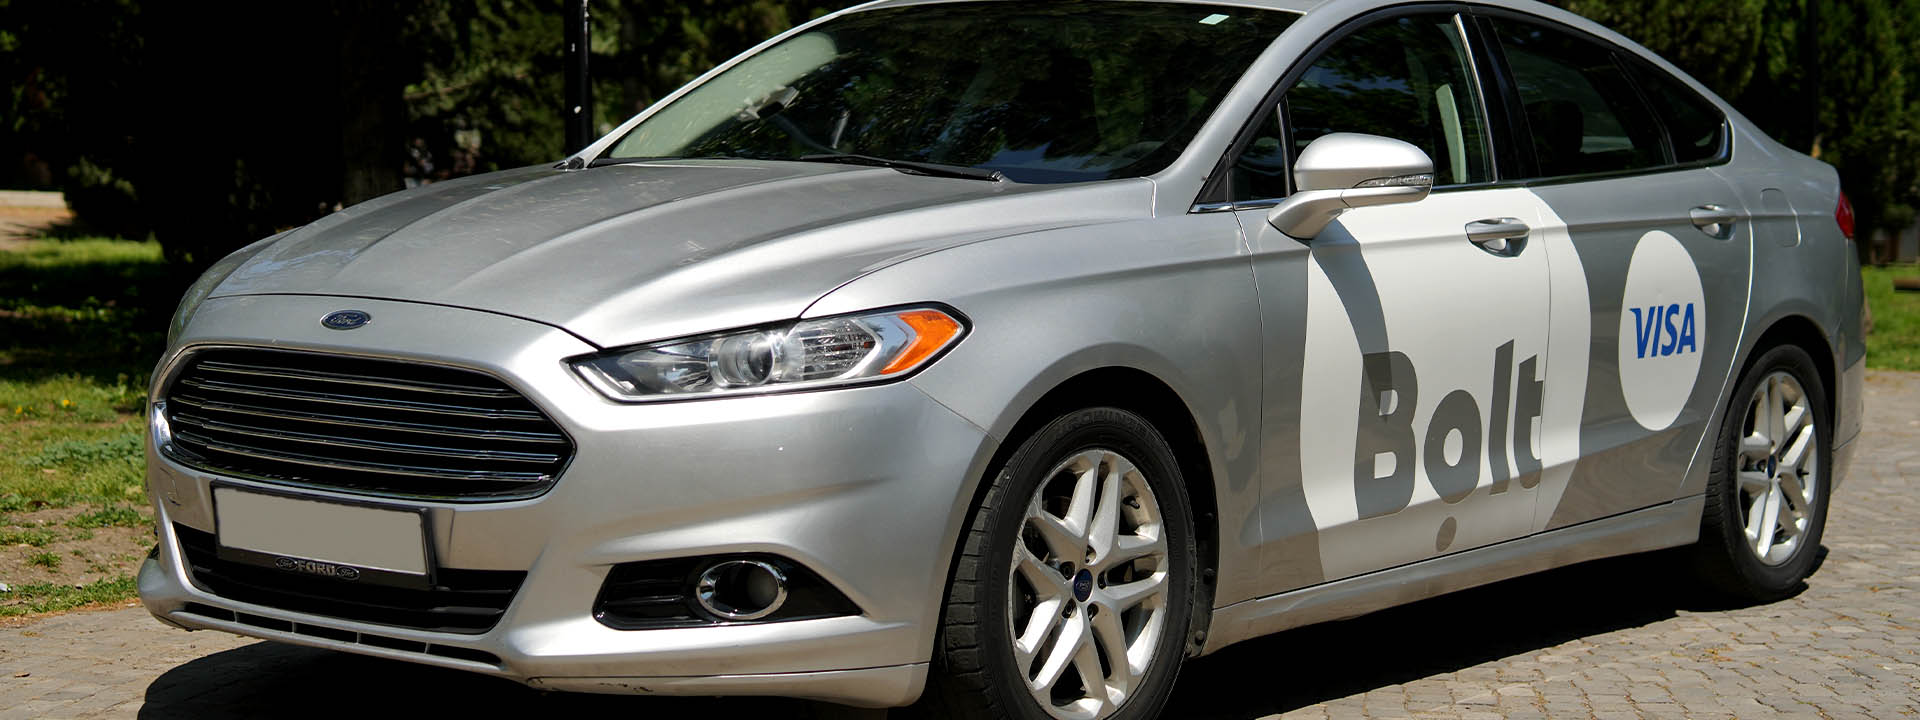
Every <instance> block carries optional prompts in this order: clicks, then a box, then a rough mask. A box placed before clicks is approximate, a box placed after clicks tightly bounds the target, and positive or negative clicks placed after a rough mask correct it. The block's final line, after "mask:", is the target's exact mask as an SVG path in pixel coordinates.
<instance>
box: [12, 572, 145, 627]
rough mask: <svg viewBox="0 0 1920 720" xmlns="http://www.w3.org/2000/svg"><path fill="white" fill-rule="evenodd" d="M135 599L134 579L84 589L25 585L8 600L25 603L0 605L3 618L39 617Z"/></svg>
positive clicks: (101, 581)
mask: <svg viewBox="0 0 1920 720" xmlns="http://www.w3.org/2000/svg"><path fill="white" fill-rule="evenodd" d="M133 595H134V582H133V576H132V575H128V576H126V577H119V578H112V579H109V580H100V581H98V582H93V583H88V584H86V585H82V586H80V587H74V586H72V585H66V584H55V583H34V584H31V585H21V586H19V587H16V588H14V589H13V591H12V592H9V593H7V594H6V597H7V598H9V599H13V600H21V601H24V602H21V603H19V604H15V605H0V617H10V616H14V615H37V614H39V613H49V612H59V611H61V610H72V609H74V608H77V607H81V606H85V605H94V604H98V603H118V602H124V601H126V600H130V599H132V598H133Z"/></svg>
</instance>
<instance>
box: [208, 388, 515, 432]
mask: <svg viewBox="0 0 1920 720" xmlns="http://www.w3.org/2000/svg"><path fill="white" fill-rule="evenodd" d="M180 384H181V385H185V386H187V387H190V388H194V389H197V390H205V391H207V392H227V393H235V394H239V395H257V396H260V397H269V398H274V399H277V400H298V401H301V402H312V403H322V404H326V405H347V406H351V407H360V408H371V409H376V410H391V411H396V412H418V413H428V414H432V415H452V416H455V417H472V418H485V419H487V420H528V421H534V422H539V421H543V420H546V418H545V417H543V416H541V415H540V413H538V412H531V411H526V410H486V409H479V408H473V407H468V406H462V405H441V404H438V403H423V402H412V401H408V400H385V401H383V400H380V399H378V398H369V397H362V396H357V395H335V396H329V395H327V394H325V393H317V392H308V391H305V390H280V389H275V388H270V387H264V386H260V385H248V384H246V383H236V382H227V381H223V380H189V379H183V380H181V381H180Z"/></svg>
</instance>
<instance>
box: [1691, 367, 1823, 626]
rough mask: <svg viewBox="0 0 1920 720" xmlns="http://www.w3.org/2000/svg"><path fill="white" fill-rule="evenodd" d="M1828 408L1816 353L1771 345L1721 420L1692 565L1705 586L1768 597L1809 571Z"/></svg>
mask: <svg viewBox="0 0 1920 720" xmlns="http://www.w3.org/2000/svg"><path fill="white" fill-rule="evenodd" d="M1831 416H1832V411H1831V409H1830V406H1829V405H1828V404H1827V394H1826V388H1825V386H1824V385H1823V384H1822V383H1821V382H1820V374H1819V372H1817V371H1816V370H1815V368H1814V364H1813V358H1812V357H1810V356H1808V355H1807V353H1806V351H1805V350H1802V349H1800V348H1799V347H1796V346H1792V345H1782V346H1778V347H1774V348H1771V349H1769V350H1767V351H1766V352H1764V353H1762V354H1761V355H1760V357H1759V358H1757V359H1756V360H1754V362H1753V363H1752V366H1751V367H1750V368H1749V369H1748V370H1747V372H1746V374H1745V375H1743V376H1742V377H1741V379H1740V384H1739V386H1738V387H1737V388H1736V391H1735V393H1734V394H1733V396H1732V398H1731V399H1730V401H1729V402H1728V403H1727V408H1726V410H1725V415H1724V416H1723V418H1722V422H1721V424H1720V433H1719V437H1718V439H1717V444H1716V445H1715V447H1714V455H1713V470H1712V475H1711V477H1710V479H1709V480H1708V483H1707V492H1706V508H1705V510H1704V513H1703V515H1702V517H1701V523H1700V525H1701V526H1700V540H1699V542H1698V543H1697V544H1696V545H1695V546H1694V553H1693V555H1694V565H1695V567H1696V569H1697V570H1698V573H1699V576H1700V578H1701V579H1702V580H1704V581H1705V583H1706V585H1707V586H1708V589H1709V590H1712V591H1716V592H1718V593H1720V594H1723V595H1726V596H1730V597H1732V598H1736V599H1740V600H1748V601H1755V602H1771V601H1774V600H1778V599H1781V598H1783V597H1787V596H1789V595H1792V594H1793V593H1795V592H1797V591H1798V590H1799V588H1800V587H1801V582H1802V581H1803V580H1805V579H1806V577H1807V576H1808V575H1809V574H1811V573H1812V571H1813V566H1814V562H1815V561H1816V559H1817V556H1818V552H1819V547H1820V536H1821V533H1822V530H1823V529H1824V527H1825V525H1826V519H1827V500H1828V497H1829V493H1830V492H1831V487H1832V485H1831V483H1830V481H1829V475H1828V469H1829V468H1831V467H1833V457H1832V452H1833V451H1832V447H1831V443H1830V437H1831V436H1830V435H1829V434H1828V433H1829V432H1830V429H1829V428H1830V423H1831Z"/></svg>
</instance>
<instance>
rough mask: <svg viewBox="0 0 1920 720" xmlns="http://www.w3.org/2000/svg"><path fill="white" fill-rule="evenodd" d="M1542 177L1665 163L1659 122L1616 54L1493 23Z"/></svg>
mask: <svg viewBox="0 0 1920 720" xmlns="http://www.w3.org/2000/svg"><path fill="white" fill-rule="evenodd" d="M1493 24H1494V27H1495V29H1496V31H1497V33H1498V34H1499V36H1500V45H1501V47H1502V48H1503V49H1504V50H1505V51H1506V55H1507V66H1508V68H1509V70H1510V71H1511V72H1512V74H1513V81H1514V84H1515V85H1516V86H1518V89H1519V94H1520V107H1521V109H1522V110H1523V111H1524V112H1525V113H1526V116H1527V124H1528V125H1529V126H1531V129H1532V132H1533V138H1532V139H1533V151H1534V156H1535V157H1536V158H1538V159H1539V161H1540V174H1541V175H1542V176H1544V177H1556V176H1562V175H1581V174H1585V173H1598V172H1613V171H1620V170H1638V169H1642V168H1653V167H1659V166H1661V165H1665V164H1666V153H1665V152H1664V151H1663V150H1662V148H1661V143H1660V141H1661V134H1660V125H1659V124H1658V122H1656V121H1655V120H1654V117H1653V113H1652V111H1651V110H1649V109H1648V108H1647V106H1646V104H1645V103H1644V102H1643V101H1642V100H1641V99H1640V95H1639V94H1638V93H1637V92H1636V91H1635V90H1634V87H1633V84H1632V83H1631V82H1629V81H1628V79H1627V75H1626V73H1625V72H1623V71H1622V70H1621V69H1620V65H1619V64H1617V63H1615V62H1614V58H1613V51H1612V50H1610V49H1608V48H1606V47H1603V46H1601V45H1599V44H1596V43H1593V42H1590V41H1587V40H1584V39H1581V38H1578V37H1574V36H1572V35H1569V34H1567V33H1565V32H1561V31H1558V30H1551V29H1548V28H1544V27H1540V26H1538V25H1533V24H1530V23H1525V22H1520V21H1517V20H1511V19H1507V18H1499V19H1495V20H1494V23H1493Z"/></svg>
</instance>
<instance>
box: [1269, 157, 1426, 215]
mask: <svg viewBox="0 0 1920 720" xmlns="http://www.w3.org/2000/svg"><path fill="white" fill-rule="evenodd" d="M1293 184H1294V187H1295V188H1296V190H1295V192H1294V193H1293V194H1292V195H1290V196H1288V197H1287V199H1285V200H1283V201H1281V202H1280V204H1279V205H1275V206H1274V207H1273V210H1272V211H1270V212H1268V213H1267V223H1268V224H1270V225H1272V226H1273V227H1274V229H1276V230H1279V231H1280V232H1283V233H1286V234H1287V236H1288V237H1292V238H1294V239H1297V240H1300V241H1302V242H1305V241H1308V240H1312V239H1313V238H1314V237H1316V236H1318V235H1319V234H1320V231H1322V230H1325V229H1327V225H1328V224H1329V223H1332V222H1333V220H1334V218H1337V217H1339V216H1340V214H1341V213H1343V212H1346V211H1347V210H1349V209H1351V208H1359V207H1373V206H1376V205H1398V204H1401V203H1410V202H1418V201H1419V200H1422V199H1424V198H1426V196H1427V195H1428V193H1431V192H1432V191H1433V159H1432V158H1429V157H1427V154H1426V153H1425V152H1423V151H1421V150H1420V148H1417V147H1414V146H1413V145H1412V144H1411V143H1406V142H1401V141H1399V140H1394V139H1392V138H1384V137H1380V136H1378V135H1362V134H1359V133H1333V134H1331V135H1324V136H1321V137H1320V138H1319V139H1317V140H1314V141H1313V142H1311V143H1308V144H1307V149H1305V150H1302V151H1300V159H1299V160H1298V161H1297V162H1295V163H1294V168H1293Z"/></svg>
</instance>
